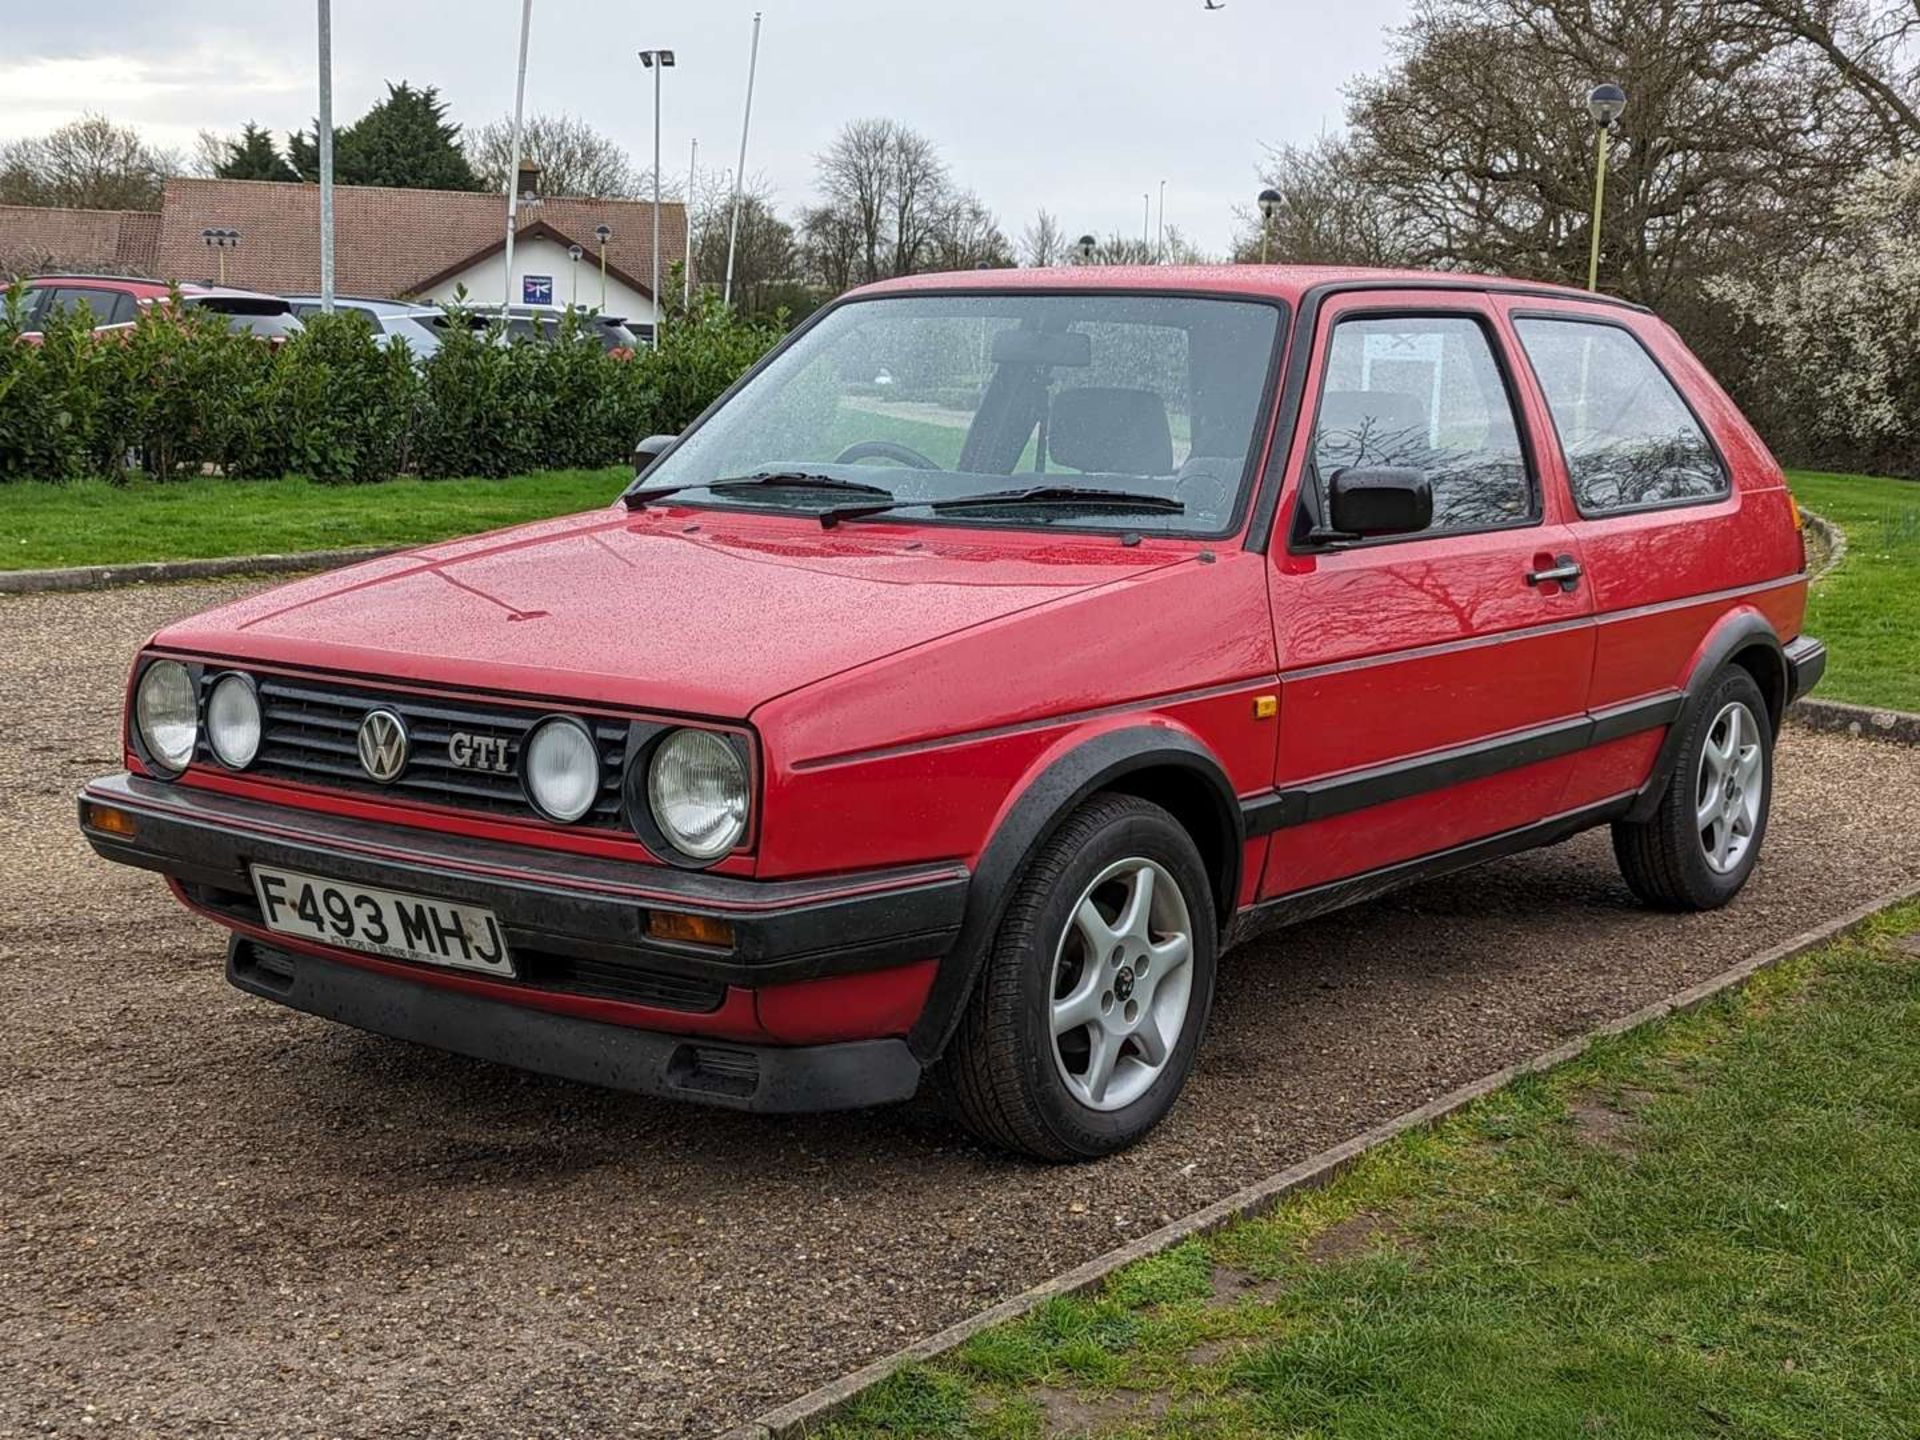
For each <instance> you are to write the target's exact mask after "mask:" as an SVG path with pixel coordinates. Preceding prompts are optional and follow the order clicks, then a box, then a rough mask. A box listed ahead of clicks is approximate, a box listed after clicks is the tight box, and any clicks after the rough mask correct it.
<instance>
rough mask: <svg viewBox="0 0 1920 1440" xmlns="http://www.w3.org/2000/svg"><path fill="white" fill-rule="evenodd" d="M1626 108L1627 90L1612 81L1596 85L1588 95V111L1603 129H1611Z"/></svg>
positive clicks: (1596, 123) (1595, 122)
mask: <svg viewBox="0 0 1920 1440" xmlns="http://www.w3.org/2000/svg"><path fill="white" fill-rule="evenodd" d="M1626 109H1627V92H1626V91H1625V90H1623V89H1621V88H1620V87H1619V86H1618V85H1615V84H1613V83H1612V82H1611V81H1609V82H1608V83H1607V84H1605V85H1596V86H1594V87H1593V92H1592V93H1591V94H1590V95H1588V96H1587V113H1588V114H1589V115H1591V116H1592V117H1593V123H1594V124H1595V125H1598V126H1599V127H1600V128H1601V129H1602V130H1611V129H1612V128H1613V127H1614V125H1615V123H1616V122H1617V121H1618V120H1619V119H1620V117H1621V116H1622V115H1623V114H1625V113H1626Z"/></svg>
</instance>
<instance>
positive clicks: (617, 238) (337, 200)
mask: <svg viewBox="0 0 1920 1440" xmlns="http://www.w3.org/2000/svg"><path fill="white" fill-rule="evenodd" d="M506 218H507V216H506V199H505V197H503V196H500V195H496V194H493V193H491V192H487V193H481V194H476V193H473V192H470V191H460V190H390V189H385V188H381V187H375V186H358V185H341V186H336V187H335V189H334V192H333V226H334V230H333V255H334V286H335V288H336V289H337V290H339V292H340V293H341V294H343V295H371V296H393V297H399V296H404V295H408V294H411V293H413V292H414V291H416V290H418V289H419V288H420V287H421V285H422V284H423V283H425V282H426V281H428V280H430V279H433V278H434V277H436V276H442V275H446V274H448V273H450V272H458V271H459V270H462V269H465V268H466V267H467V266H468V265H469V264H472V263H473V262H474V261H476V260H478V259H480V258H482V257H483V256H485V255H487V254H490V253H491V252H493V251H495V250H498V249H499V248H500V247H501V246H502V245H503V244H504V243H505V235H506ZM159 220H160V238H159V255H158V259H157V262H156V264H157V270H156V273H157V274H159V275H161V276H162V277H163V278H166V279H173V280H205V279H207V278H209V277H210V276H211V275H213V274H214V273H216V270H217V262H216V260H215V257H214V254H213V252H212V251H211V250H209V249H208V248H207V245H206V242H205V241H204V240H203V239H201V236H200V232H201V231H202V230H207V229H219V230H238V231H239V232H240V242H239V244H238V245H236V246H234V247H233V248H231V249H229V250H228V251H227V283H228V284H229V285H237V286H241V287H243V288H245V289H249V290H266V291H269V292H271V293H274V294H282V295H284V294H300V293H307V292H311V291H314V290H317V289H319V288H320V187H319V186H317V185H301V184H283V183H280V182H278V181H271V180H189V179H173V180H169V181H167V186H166V195H165V199H164V201H163V202H162V205H161V210H160V216H159ZM602 224H605V225H608V226H610V227H611V228H612V230H613V239H612V240H611V241H609V242H608V244H607V268H608V270H610V271H612V272H614V273H616V274H617V275H618V276H619V278H620V279H621V280H623V281H624V282H625V283H627V284H628V285H631V286H633V287H634V288H635V289H637V290H639V291H641V292H642V293H643V294H644V293H645V292H646V290H647V288H648V281H649V280H650V279H651V275H652V269H653V252H652V242H653V205H652V202H651V201H639V200H592V199H576V198H573V197H560V196H549V197H545V198H543V199H542V200H541V201H540V203H539V204H537V205H534V206H531V207H529V206H527V205H525V204H524V203H523V204H522V206H521V209H520V232H521V234H523V235H525V234H526V233H528V231H529V230H530V229H531V228H532V227H533V226H535V225H542V226H545V227H546V229H547V231H549V232H550V233H552V234H553V235H555V236H556V237H557V238H559V239H560V240H561V241H562V243H569V242H571V243H574V244H578V245H581V246H584V247H585V249H586V251H587V253H588V254H589V255H597V254H598V253H599V252H598V248H597V246H596V244H595V242H594V238H593V231H594V227H596V226H598V225H602ZM686 226H687V221H686V210H685V208H684V207H682V206H680V205H677V204H666V205H662V206H661V208H660V251H661V257H662V258H661V267H660V269H661V274H662V275H663V276H664V275H665V274H666V273H667V269H668V267H669V266H670V265H671V264H672V263H673V262H674V261H676V260H678V259H680V258H681V256H682V255H684V254H685V252H686V233H687V230H686ZM4 248H5V247H4V245H0V251H3V250H4Z"/></svg>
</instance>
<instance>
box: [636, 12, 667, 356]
mask: <svg viewBox="0 0 1920 1440" xmlns="http://www.w3.org/2000/svg"><path fill="white" fill-rule="evenodd" d="M640 63H641V64H642V65H644V66H646V67H647V69H649V70H651V71H653V294H652V299H653V343H654V345H655V346H656V347H657V346H658V345H659V344H660V322H661V320H662V318H664V317H663V316H662V313H661V309H660V74H661V72H662V71H664V70H670V69H672V68H673V63H674V62H673V51H671V50H642V51H641V52H640Z"/></svg>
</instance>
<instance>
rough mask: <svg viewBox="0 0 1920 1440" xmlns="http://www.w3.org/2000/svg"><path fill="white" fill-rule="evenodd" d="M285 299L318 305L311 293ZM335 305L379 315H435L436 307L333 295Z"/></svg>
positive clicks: (375, 298)
mask: <svg viewBox="0 0 1920 1440" xmlns="http://www.w3.org/2000/svg"><path fill="white" fill-rule="evenodd" d="M287 299H288V300H289V301H291V302H292V303H293V304H296V305H318V304H319V303H320V296H319V295H318V294H315V293H312V292H305V291H303V292H302V293H300V294H298V295H289V296H287ZM333 303H334V304H336V305H351V306H353V307H354V308H355V309H358V310H372V311H375V312H376V313H378V314H381V315H437V314H439V313H440V307H439V306H438V305H421V304H417V303H416V302H414V301H412V300H383V299H381V298H380V297H379V296H376V295H335V296H334V297H333Z"/></svg>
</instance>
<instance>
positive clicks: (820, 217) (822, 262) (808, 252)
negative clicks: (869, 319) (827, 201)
mask: <svg viewBox="0 0 1920 1440" xmlns="http://www.w3.org/2000/svg"><path fill="white" fill-rule="evenodd" d="M800 236H801V258H802V260H803V262H804V265H805V269H806V274H807V278H808V279H809V280H811V281H812V282H813V283H814V284H816V285H819V286H821V287H822V288H824V289H826V290H827V291H829V292H831V293H832V294H836V295H837V294H839V293H840V292H841V291H843V290H850V289H852V288H853V287H854V286H855V285H858V284H861V283H862V282H863V280H864V274H863V272H862V270H861V251H862V245H863V237H862V235H861V232H860V225H859V221H858V219H857V218H856V217H855V216H854V215H853V214H851V213H850V212H849V211H847V210H844V209H842V208H840V207H839V206H835V205H814V206H810V207H809V208H807V209H805V210H803V211H801V212H800Z"/></svg>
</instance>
